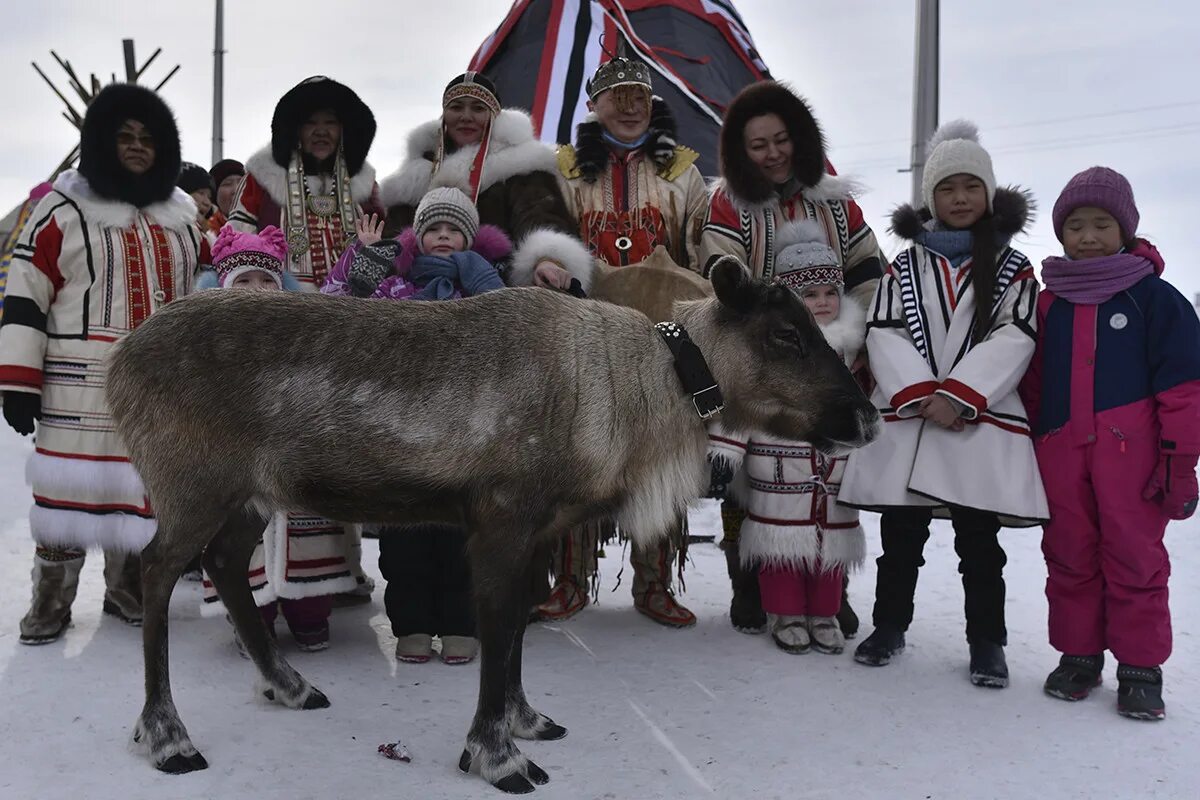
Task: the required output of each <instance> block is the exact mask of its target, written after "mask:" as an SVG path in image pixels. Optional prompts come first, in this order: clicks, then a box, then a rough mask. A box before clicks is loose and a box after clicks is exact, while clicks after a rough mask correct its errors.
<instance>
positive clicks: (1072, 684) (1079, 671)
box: [1042, 653, 1104, 701]
mask: <svg viewBox="0 0 1200 800" xmlns="http://www.w3.org/2000/svg"><path fill="white" fill-rule="evenodd" d="M1103 671H1104V653H1101V654H1100V655H1098V656H1066V655H1065V656H1063V657H1062V658H1060V659H1059V660H1058V666H1057V667H1055V668H1054V671H1053V672H1051V673H1050V674H1049V675H1048V676H1047V677H1046V683H1045V685H1044V686H1043V687H1042V688H1043V689H1045V691H1046V694H1048V695H1050V696H1051V697H1057V698H1058V699H1059V700H1070V701H1075V700H1082V699H1084V698H1085V697H1087V696H1088V695H1089V694H1091V692H1092V689H1095V688H1096V687H1097V686H1099V685H1100V683H1101V681H1103V680H1104V679H1103V678H1102V677H1101V673H1103Z"/></svg>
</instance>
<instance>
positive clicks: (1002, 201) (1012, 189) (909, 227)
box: [888, 186, 1037, 242]
mask: <svg viewBox="0 0 1200 800" xmlns="http://www.w3.org/2000/svg"><path fill="white" fill-rule="evenodd" d="M1036 211H1037V204H1036V203H1035V202H1034V199H1033V192H1031V191H1030V190H1028V189H1023V188H1021V187H1020V186H1001V187H998V188H997V189H996V196H995V198H993V200H992V216H993V217H994V219H995V222H996V233H998V234H999V235H1001V236H1003V237H1004V238H1005V239H1011V238H1012V237H1013V236H1016V235H1017V234H1018V233H1023V232H1024V231H1025V230H1027V229H1028V228H1029V226H1030V225H1031V224H1032V223H1033V217H1034V214H1035V212H1036ZM935 224H936V223H935V222H934V219H933V211H932V209H930V208H927V207H922V208H914V207H913V206H912V204H910V203H905V204H904V205H901V206H897V207H896V208H895V209H894V210H893V211H892V218H891V224H890V225H889V226H888V230H889V231H890V232H891V233H893V234H895V235H896V236H898V237H900V238H901V239H905V240H906V241H910V242H912V241H915V240H916V238H917V237H918V236H919V235H920V234H922V233H924V232H925V231H930V230H933V229H934V226H935Z"/></svg>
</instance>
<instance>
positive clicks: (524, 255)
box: [508, 228, 596, 292]
mask: <svg viewBox="0 0 1200 800" xmlns="http://www.w3.org/2000/svg"><path fill="white" fill-rule="evenodd" d="M543 260H547V261H554V262H557V263H558V264H560V265H561V266H562V267H563V269H565V270H566V271H567V272H569V273H571V277H572V278H575V279H576V280H578V281H579V283H580V285H581V286H582V287H583V291H584V292H588V291H590V290H591V288H592V273H593V272H594V271H595V269H596V262H595V260H594V259H593V258H592V254H591V253H589V252H588V250H587V248H586V247H584V246H583V243H582V242H580V241H579V240H578V239H576V238H575V237H574V236H570V235H568V234H565V233H561V232H559V231H553V230H550V229H549V228H540V229H538V230H535V231H530V232H529V234H528V235H527V236H526V237H525V238H524V239H522V240H521V242H520V244H518V245H517V250H516V252H515V253H514V254H513V260H512V267H511V268H510V269H509V272H508V283H509V285H510V286H532V285H533V270H534V268H535V267H536V266H537V265H538V262H539V261H543Z"/></svg>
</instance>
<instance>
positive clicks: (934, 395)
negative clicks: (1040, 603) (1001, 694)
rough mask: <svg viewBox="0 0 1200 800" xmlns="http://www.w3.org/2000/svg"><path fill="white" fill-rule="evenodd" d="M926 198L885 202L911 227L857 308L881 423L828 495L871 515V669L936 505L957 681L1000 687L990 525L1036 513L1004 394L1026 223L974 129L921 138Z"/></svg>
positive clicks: (1017, 315) (888, 638)
mask: <svg viewBox="0 0 1200 800" xmlns="http://www.w3.org/2000/svg"><path fill="white" fill-rule="evenodd" d="M922 193H923V195H924V200H925V204H924V207H923V208H921V209H913V208H912V207H909V206H904V207H901V208H899V209H897V210H896V212H895V213H894V214H893V215H892V232H893V233H895V234H897V235H898V236H901V237H903V238H905V239H908V240H910V242H911V244H910V245H909V247H908V248H907V249H906V250H905V251H904V252H902V253H900V255H899V256H897V257H896V260H895V261H894V262H893V263H892V265H891V267H890V268H889V269H888V272H887V274H886V275H884V277H883V280H882V281H880V284H879V289H878V291H877V292H876V294H875V300H874V302H873V303H872V306H871V309H870V311H869V313H868V315H867V326H868V332H867V352H868V354H869V356H870V361H871V369H872V372H873V373H874V376H875V380H876V387H875V390H874V394H873V396H872V399H873V401H874V402H875V404H876V407H877V408H879V410H880V412H881V413H882V414H883V420H884V426H883V434H882V435H881V436H880V437H879V438H878V439H877V440H876V441H874V442H872V443H871V444H870V445H868V446H867V447H864V448H862V449H861V450H857V451H855V452H854V453H852V454H851V456H850V462H849V464H848V465H847V467H846V475H845V480H844V481H843V483H842V488H841V494H840V496H839V500H840V501H841V502H843V503H848V504H852V505H855V506H857V507H860V508H868V509H871V510H877V511H882V512H883V517H882V519H881V520H880V530H881V533H882V538H883V554H882V555H881V556H880V557H879V560H878V561H877V562H876V563H877V564H878V574H877V579H876V585H875V610H874V622H875V631H874V633H872V634H871V635H870V636H869V637H868V638H867V639H866V640H865V641H863V643H862V644H861V645H859V647H858V649H857V651H856V652H855V660H856V661H858V662H860V663H863V664H868V665H871V666H882V665H884V664H887V663H888V662H889V661H890V660H891V659H892V657H893V656H895V655H896V654H897V653H899V652H901V651H902V650H903V649H904V644H905V631H906V630H907V629H908V626H909V623H911V622H912V617H913V596H914V594H915V592H916V588H917V572H918V570H919V568H920V567H921V566H922V565H923V564H924V563H925V562H924V560H923V558H922V551H923V550H924V547H925V542H926V540H927V539H928V538H929V523H930V519H931V518H932V517H933V516H934V515H937V516H940V517H949V518H950V520H951V521H952V523H953V526H954V549H955V551H956V552H957V553H958V557H959V568H958V569H959V572H960V573H961V574H962V582H963V590H964V594H965V595H966V603H965V610H966V618H967V620H966V621H967V625H966V634H967V641H968V643H969V649H970V662H971V663H970V678H971V682H972V683H973V684H975V685H976V686H990V687H1003V686H1007V685H1008V666H1007V664H1006V662H1005V658H1004V645H1005V644H1006V643H1007V635H1008V634H1007V630H1006V628H1005V624H1004V598H1005V587H1004V574H1003V572H1004V564H1005V561H1006V557H1005V554H1004V549H1003V548H1002V547H1001V546H1000V542H999V540H998V539H997V534H998V533H999V531H1000V527H1001V525H1008V526H1032V525H1037V524H1039V523H1040V522H1042V521H1044V520H1045V519H1046V518H1047V517H1048V515H1049V513H1048V511H1047V506H1046V495H1045V492H1044V491H1043V490H1042V482H1041V478H1040V477H1039V474H1038V469H1037V462H1036V461H1035V459H1034V453H1033V442H1032V439H1031V438H1030V428H1029V421H1028V419H1027V418H1026V415H1025V409H1024V407H1023V406H1022V404H1021V400H1020V398H1019V397H1018V395H1017V384H1018V383H1019V382H1020V380H1021V377H1022V375H1024V373H1025V369H1026V367H1027V366H1028V365H1029V361H1030V359H1031V358H1032V356H1033V351H1034V345H1035V337H1036V331H1035V328H1036V325H1037V315H1036V305H1037V292H1038V286H1037V280H1036V279H1035V278H1034V275H1033V267H1032V265H1031V264H1030V263H1029V259H1027V258H1026V257H1025V256H1024V255H1023V254H1021V253H1020V252H1018V251H1016V250H1014V249H1013V248H1011V247H1010V246H1009V244H1008V243H1009V239H1010V238H1011V237H1012V236H1014V235H1015V234H1017V233H1019V232H1020V231H1022V230H1023V229H1024V228H1025V226H1026V224H1027V223H1028V221H1029V216H1030V214H1029V212H1030V208H1029V205H1030V204H1029V200H1028V198H1027V197H1026V196H1025V195H1024V194H1023V193H1022V192H1020V191H1017V190H1014V189H997V188H996V178H995V175H994V173H993V172H992V160H991V157H990V156H989V155H988V153H987V151H986V150H984V149H983V147H981V146H980V144H979V141H978V136H977V134H976V130H975V126H974V125H972V124H971V123H969V122H965V121H959V122H953V123H948V124H947V125H945V126H943V127H942V128H941V129H940V130H939V131H938V132H937V133H936V134H935V135H934V138H933V140H932V141H931V142H930V152H929V159H928V161H927V163H926V165H925V173H924V178H923V181H922Z"/></svg>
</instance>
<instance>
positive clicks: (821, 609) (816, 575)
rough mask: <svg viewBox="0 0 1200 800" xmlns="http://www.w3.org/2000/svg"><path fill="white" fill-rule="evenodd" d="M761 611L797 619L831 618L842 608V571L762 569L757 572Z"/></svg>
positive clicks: (784, 568) (786, 568) (790, 568)
mask: <svg viewBox="0 0 1200 800" xmlns="http://www.w3.org/2000/svg"><path fill="white" fill-rule="evenodd" d="M758 588H759V591H760V592H761V593H762V607H763V611H766V612H768V613H771V614H783V615H786V616H789V617H798V616H801V615H805V614H807V615H808V616H812V617H832V616H834V615H836V614H837V613H838V611H840V610H841V608H842V570H841V568H835V569H831V570H827V571H826V570H821V569H820V568H819V567H818V568H817V569H813V570H810V569H796V568H794V567H763V568H762V569H760V570H759V571H758Z"/></svg>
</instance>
